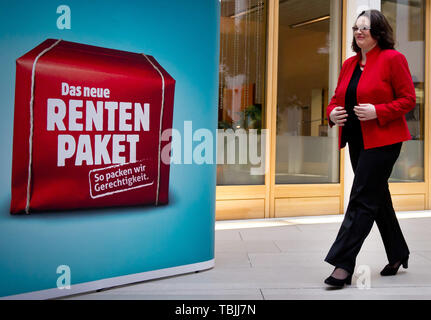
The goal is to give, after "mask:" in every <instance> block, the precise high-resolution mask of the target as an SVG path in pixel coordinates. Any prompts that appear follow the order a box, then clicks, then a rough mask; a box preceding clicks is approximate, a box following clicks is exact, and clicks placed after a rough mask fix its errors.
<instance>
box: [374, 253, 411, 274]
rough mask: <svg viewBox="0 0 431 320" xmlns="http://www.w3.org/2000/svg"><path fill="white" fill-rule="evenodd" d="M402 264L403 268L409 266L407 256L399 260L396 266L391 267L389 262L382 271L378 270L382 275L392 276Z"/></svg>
mask: <svg viewBox="0 0 431 320" xmlns="http://www.w3.org/2000/svg"><path fill="white" fill-rule="evenodd" d="M401 265H402V266H403V268H404V269H407V268H408V267H409V257H407V258H405V259H403V260H401V262H400V264H399V265H398V266H397V267H393V266H392V265H390V264H387V265H386V266H385V267H384V269H383V270H382V271H380V275H382V276H394V275H396V274H397V272H398V269H399V268H400V266H401Z"/></svg>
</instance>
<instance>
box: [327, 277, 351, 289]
mask: <svg viewBox="0 0 431 320" xmlns="http://www.w3.org/2000/svg"><path fill="white" fill-rule="evenodd" d="M325 283H326V284H328V285H330V286H333V287H340V288H342V287H344V285H345V284H352V275H348V276H347V277H346V278H344V279H337V278H334V277H332V276H330V277H328V278H326V279H325Z"/></svg>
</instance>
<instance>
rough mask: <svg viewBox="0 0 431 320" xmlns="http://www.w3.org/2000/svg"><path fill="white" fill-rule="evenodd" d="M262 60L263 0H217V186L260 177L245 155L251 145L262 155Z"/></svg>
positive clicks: (255, 180)
mask: <svg viewBox="0 0 431 320" xmlns="http://www.w3.org/2000/svg"><path fill="white" fill-rule="evenodd" d="M265 63H266V1H263V0H223V1H221V20H220V71H219V76H220V81H219V83H220V87H219V109H218V110H219V116H218V119H219V123H218V128H219V131H220V129H222V130H225V133H226V134H225V136H223V135H222V136H220V135H219V136H218V138H219V139H218V154H219V155H220V154H223V155H224V157H222V158H223V159H220V158H219V159H218V163H219V165H218V166H217V184H218V185H252V184H264V182H265V175H264V172H263V170H257V171H256V170H253V169H256V167H260V163H257V162H256V161H253V154H252V155H250V153H252V152H251V151H250V149H253V150H254V151H255V150H259V154H258V156H259V157H260V158H261V159H264V156H265V154H264V153H263V154H261V140H263V138H262V137H261V133H262V129H264V114H265V106H264V98H265V97H264V86H265ZM232 137H233V139H234V140H232ZM231 147H233V148H231ZM232 150H233V151H232ZM228 158H230V159H232V158H234V159H235V161H229V159H228ZM232 162H234V163H232Z"/></svg>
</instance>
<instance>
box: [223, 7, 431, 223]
mask: <svg viewBox="0 0 431 320" xmlns="http://www.w3.org/2000/svg"><path fill="white" fill-rule="evenodd" d="M364 9H378V10H380V11H381V12H382V13H383V14H384V15H385V16H386V17H387V19H388V20H389V22H390V24H391V26H392V28H393V29H394V35H395V38H396V46H395V49H396V50H399V51H400V52H402V53H403V54H404V55H405V56H406V58H407V61H408V63H409V67H410V71H411V74H412V79H413V83H414V86H415V89H416V98H417V99H416V107H415V109H414V110H412V111H411V112H409V113H408V114H407V115H406V120H407V123H408V126H409V129H410V133H411V135H412V140H410V141H407V142H405V143H403V147H402V150H401V154H400V157H399V159H398V161H397V163H396V165H395V167H394V169H393V172H392V175H391V177H390V180H389V182H390V183H389V184H390V191H391V194H392V199H393V204H394V208H395V210H396V211H411V210H425V209H430V207H431V174H430V170H429V169H430V168H429V166H430V165H429V162H430V161H429V160H430V155H431V154H430V149H429V140H430V138H431V131H430V128H429V110H430V102H431V101H430V98H429V93H430V73H431V67H430V63H429V60H430V34H431V27H430V15H431V0H307V1H302V0H221V20H220V81H219V106H218V108H219V109H218V110H219V124H218V127H219V135H218V138H219V139H218V146H217V148H218V165H217V194H216V200H217V201H216V219H217V220H223V219H257V218H277V217H287V216H304V215H326V214H342V213H344V212H345V209H346V207H347V203H348V199H349V193H350V188H351V184H352V180H353V172H352V169H351V165H350V159H349V153H348V150H347V148H348V146H347V147H346V148H344V149H342V150H341V151H340V150H338V128H337V127H336V126H335V127H333V128H331V129H330V128H329V126H328V122H327V119H326V113H325V110H326V105H327V104H328V100H329V99H330V98H331V96H332V94H333V92H334V90H335V86H336V83H337V79H338V74H339V71H340V67H341V65H342V62H343V61H344V60H345V59H347V58H348V57H350V56H352V55H354V54H355V53H354V52H353V51H352V49H351V42H352V39H353V33H352V26H353V24H354V22H355V20H356V17H357V15H358V14H359V13H360V12H361V11H362V10H364Z"/></svg>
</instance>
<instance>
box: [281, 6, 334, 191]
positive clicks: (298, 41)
mask: <svg viewBox="0 0 431 320" xmlns="http://www.w3.org/2000/svg"><path fill="white" fill-rule="evenodd" d="M340 2H341V1H338V0H308V1H296V0H292V1H283V0H280V17H279V23H280V25H279V45H278V46H279V51H278V97H277V146H276V150H277V151H276V177H275V181H276V183H278V184H283V183H284V184H287V183H291V184H292V183H301V184H307V183H338V182H339V152H338V132H337V130H334V129H333V128H332V129H329V126H328V122H327V120H326V106H327V104H328V102H329V101H328V98H329V97H331V96H332V95H333V92H334V89H335V86H336V82H337V78H338V72H339V66H340V49H341V48H340V44H341V37H340V31H341V30H340V26H341V25H342V24H341V14H340V12H341V3H340Z"/></svg>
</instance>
